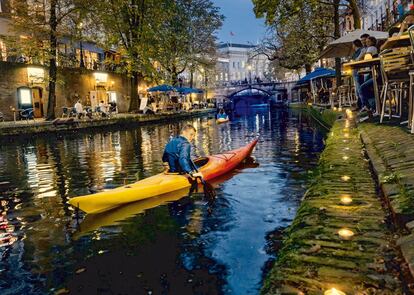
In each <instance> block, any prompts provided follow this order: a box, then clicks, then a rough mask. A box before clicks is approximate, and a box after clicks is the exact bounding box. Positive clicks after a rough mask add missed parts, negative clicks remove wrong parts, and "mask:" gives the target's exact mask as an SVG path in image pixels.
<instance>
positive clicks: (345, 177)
mask: <svg viewBox="0 0 414 295" xmlns="http://www.w3.org/2000/svg"><path fill="white" fill-rule="evenodd" d="M341 179H342V180H343V181H348V180H350V179H351V177H349V176H348V175H344V176H341Z"/></svg>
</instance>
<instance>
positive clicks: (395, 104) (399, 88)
mask: <svg viewBox="0 0 414 295" xmlns="http://www.w3.org/2000/svg"><path fill="white" fill-rule="evenodd" d="M380 61H381V73H382V79H383V82H384V88H383V91H382V97H383V98H382V106H381V118H380V122H381V123H382V121H383V119H384V115H385V111H386V106H387V102H388V117H389V118H391V117H392V113H393V108H394V109H395V113H396V115H395V116H396V117H401V116H402V98H403V96H404V94H405V93H406V92H407V90H408V87H407V83H410V75H409V71H410V70H411V68H412V62H411V48H407V47H400V48H394V49H390V50H387V51H385V52H383V53H381V54H380Z"/></svg>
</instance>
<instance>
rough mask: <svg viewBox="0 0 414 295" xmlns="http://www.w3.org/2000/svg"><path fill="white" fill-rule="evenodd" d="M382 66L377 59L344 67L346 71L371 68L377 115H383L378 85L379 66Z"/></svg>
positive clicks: (360, 61) (350, 63) (347, 64)
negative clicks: (348, 69)
mask: <svg viewBox="0 0 414 295" xmlns="http://www.w3.org/2000/svg"><path fill="white" fill-rule="evenodd" d="M379 64H380V58H379V57H375V58H371V59H366V60H359V61H353V62H348V63H344V64H343V67H344V69H347V68H350V69H362V68H370V70H371V74H372V79H373V83H374V95H375V111H376V113H377V114H380V113H381V99H380V97H379V91H378V83H377V77H378V75H377V66H379Z"/></svg>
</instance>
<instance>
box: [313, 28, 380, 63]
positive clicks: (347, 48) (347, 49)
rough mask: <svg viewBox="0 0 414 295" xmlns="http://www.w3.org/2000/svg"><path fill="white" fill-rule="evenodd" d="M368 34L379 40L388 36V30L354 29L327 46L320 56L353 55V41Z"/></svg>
mask: <svg viewBox="0 0 414 295" xmlns="http://www.w3.org/2000/svg"><path fill="white" fill-rule="evenodd" d="M363 34H368V35H370V36H373V37H375V38H376V39H377V40H383V39H387V38H388V33H387V32H381V31H370V30H361V29H358V30H354V31H352V32H349V33H347V34H346V35H344V36H342V37H341V38H338V39H336V40H334V41H332V42H331V43H329V44H328V46H326V48H325V49H324V50H323V51H322V53H321V54H320V56H319V58H329V57H345V56H351V55H352V42H353V41H354V40H356V39H359V38H360V37H361V35H363Z"/></svg>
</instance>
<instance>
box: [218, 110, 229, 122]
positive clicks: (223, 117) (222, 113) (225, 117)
mask: <svg viewBox="0 0 414 295" xmlns="http://www.w3.org/2000/svg"><path fill="white" fill-rule="evenodd" d="M228 118H229V116H227V114H226V112H225V111H224V109H220V111H219V113H218V114H217V119H225V120H227V119H228Z"/></svg>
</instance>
